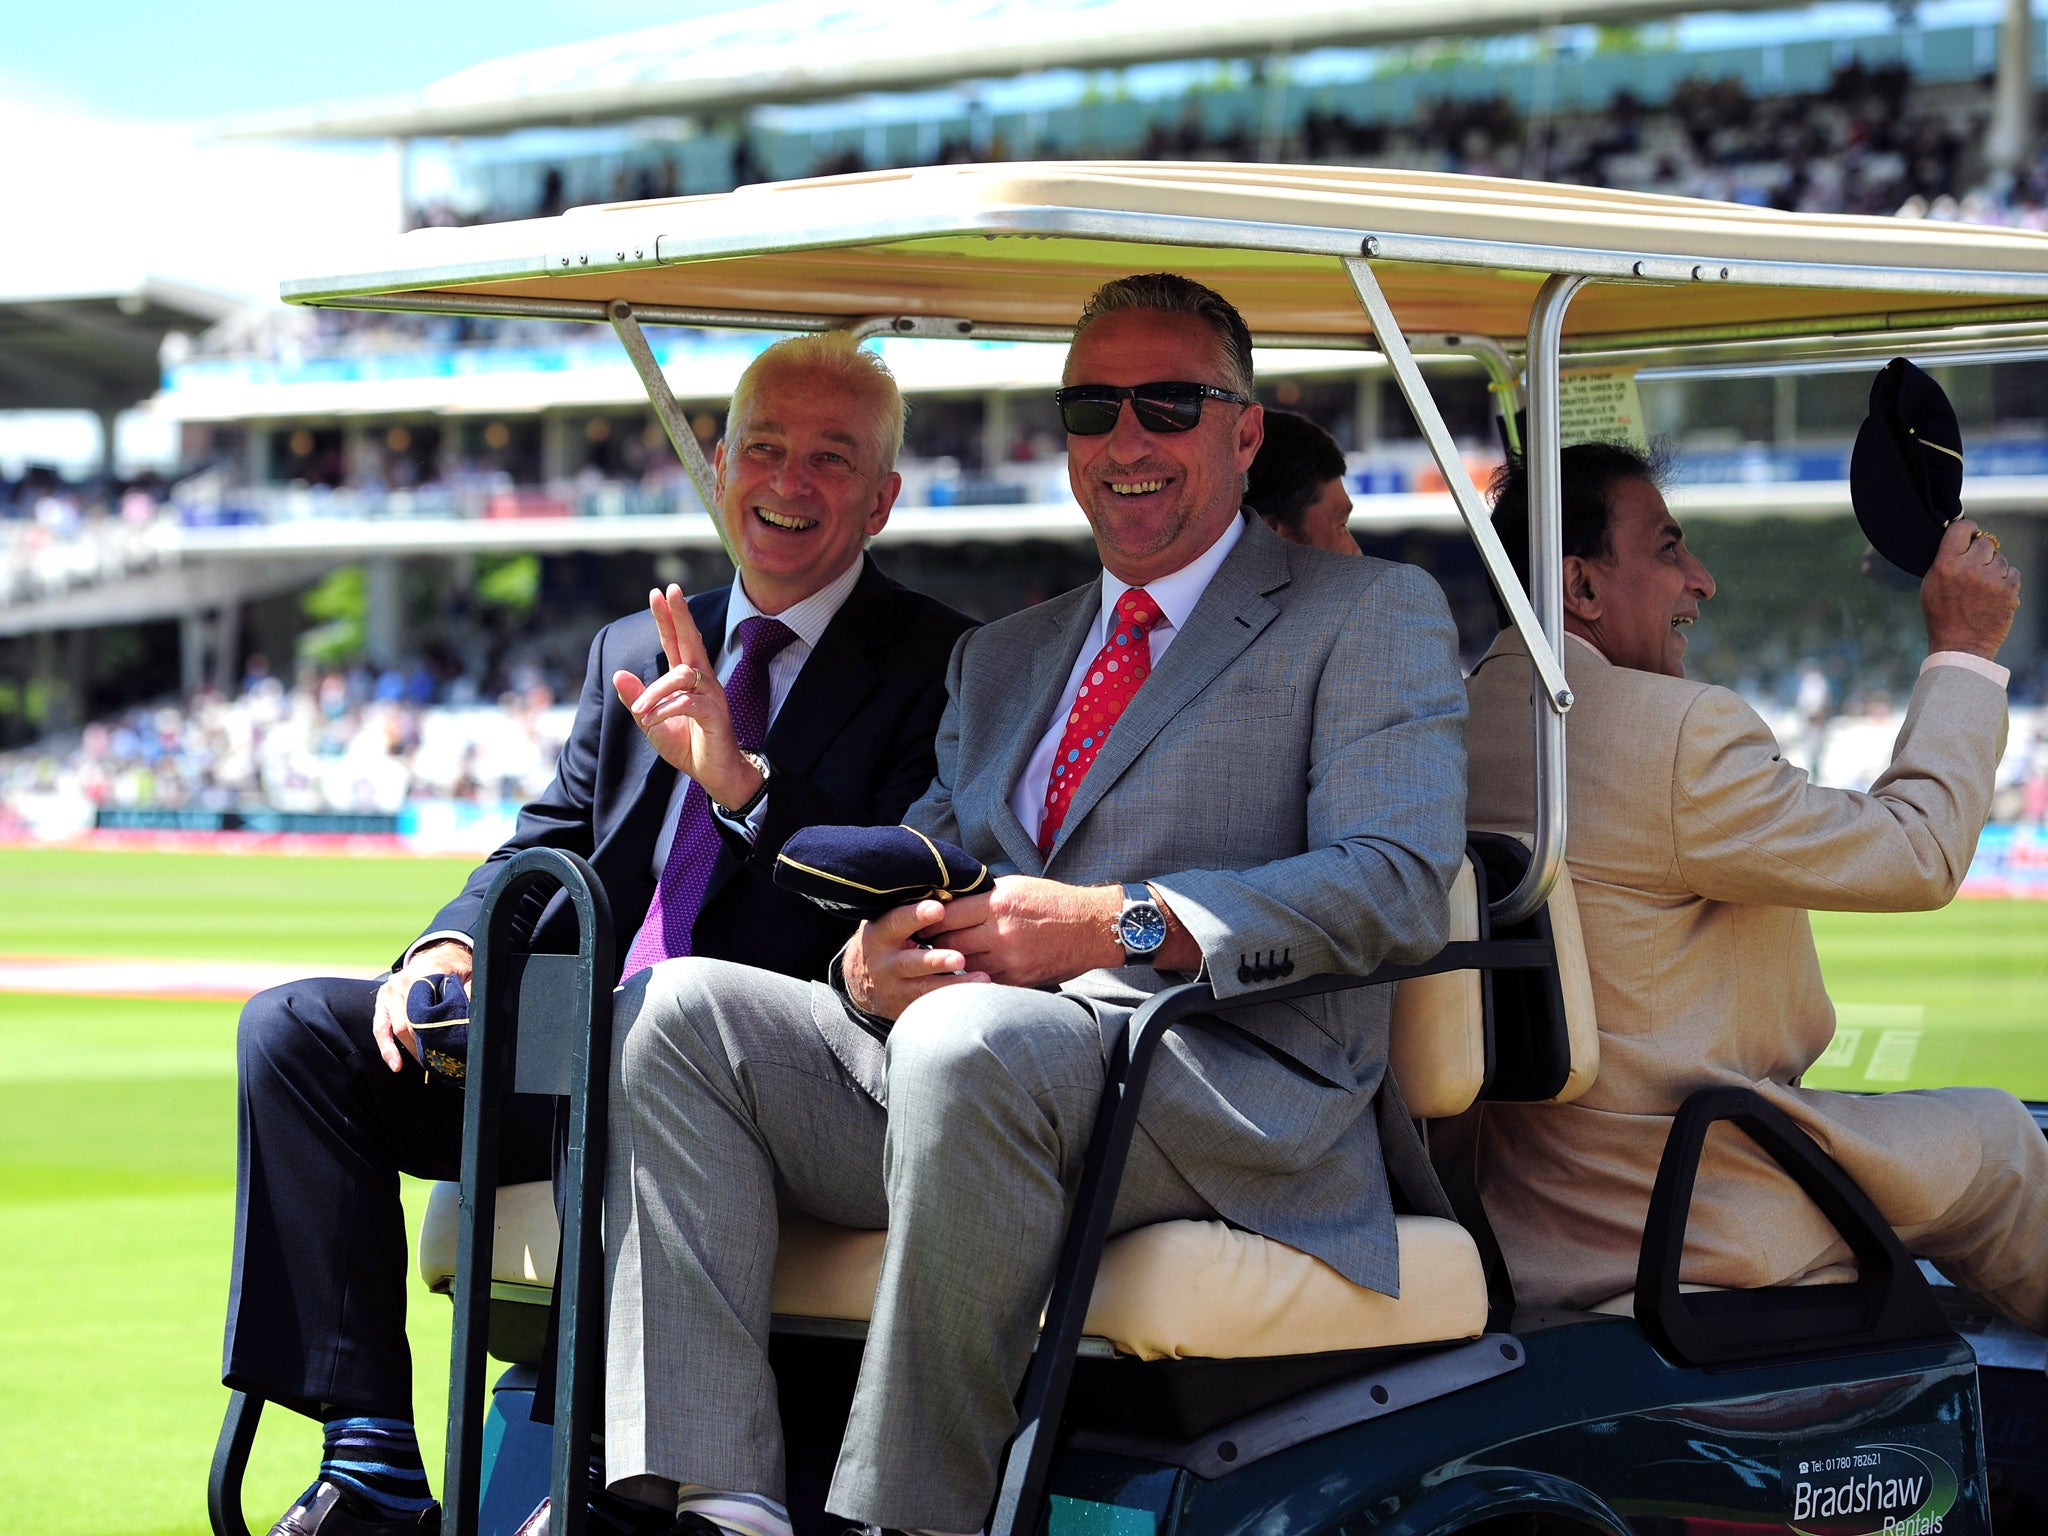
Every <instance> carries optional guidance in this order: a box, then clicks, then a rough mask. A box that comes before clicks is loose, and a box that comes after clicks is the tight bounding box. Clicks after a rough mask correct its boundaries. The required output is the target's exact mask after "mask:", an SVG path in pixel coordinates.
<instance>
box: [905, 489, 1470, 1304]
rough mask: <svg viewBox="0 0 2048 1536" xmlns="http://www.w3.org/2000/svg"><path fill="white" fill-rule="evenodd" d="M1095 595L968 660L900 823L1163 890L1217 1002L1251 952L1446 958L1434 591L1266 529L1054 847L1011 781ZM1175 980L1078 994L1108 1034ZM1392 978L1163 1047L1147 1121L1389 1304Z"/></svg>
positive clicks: (1455, 787)
mask: <svg viewBox="0 0 2048 1536" xmlns="http://www.w3.org/2000/svg"><path fill="white" fill-rule="evenodd" d="M1100 593H1101V588H1100V585H1099V584H1098V583H1094V582H1091V583H1089V584H1088V585H1087V586H1085V587H1081V588H1079V589H1077V590H1075V591H1073V592H1069V593H1067V594H1065V595H1064V596H1061V597H1058V598H1055V599H1053V600H1051V601H1049V602H1047V603H1044V604H1041V605H1040V606H1038V607H1036V608H1032V609H1029V610H1027V611H1025V612H1023V613H1020V614H1016V615H1013V616H1012V617H1010V618H1007V619H1004V620H1001V621H999V622H997V623H994V624H990V625H987V626H985V627H983V628H982V629H980V630H977V631H975V632H973V633H972V634H969V635H967V636H965V637H963V639H962V640H961V642H960V644H959V645H958V646H957V647H956V648H955V649H954V652H953V659H952V664H951V668H950V670H949V671H948V673H947V678H946V691H947V706H946V713H945V717H944V719H943V720H942V722H941V723H940V727H939V736H938V763H939V767H938V777H937V778H936V779H935V780H934V782H933V784H932V787H931V789H930V790H929V791H927V793H926V794H925V796H924V798H923V799H922V800H920V801H919V802H918V803H917V804H915V805H914V806H912V807H911V809H910V811H909V813H908V814H907V815H906V817H905V820H906V821H908V822H909V823H910V824H911V825H913V826H916V827H919V828H922V829H923V830H924V831H926V832H929V833H931V834H932V835H934V836H937V837H945V838H950V839H952V840H953V841H956V842H958V843H960V844H961V845H962V846H963V847H965V848H967V849H968V850H969V851H970V852H972V853H973V854H974V855H975V856H976V857H978V858H980V859H983V860H984V861H986V862H987V863H989V864H990V865H991V866H992V867H993V868H994V869H995V870H996V871H997V872H998V873H1023V874H1031V875H1037V874H1043V875H1045V876H1047V877H1048V878H1051V879H1056V880H1063V881H1066V882H1068V883H1070V884H1075V885H1101V884H1106V883H1109V882H1113V881H1114V882H1122V881H1132V880H1144V881H1149V882H1150V883H1151V884H1152V885H1153V886H1154V887H1155V888H1156V889H1157V890H1159V891H1160V892H1161V893H1162V894H1163V895H1164V896H1165V898H1166V900H1167V901H1168V902H1169V904H1170V905H1171V906H1172V908H1173V910H1174V913H1175V914H1176V915H1177V916H1178V917H1179V919H1180V920H1181V922H1182V923H1183V924H1185V925H1186V927H1187V929H1188V931H1189V932H1190V933H1191V934H1192V935H1193V936H1194V937H1195V938H1196V939H1197V940H1198V941H1199V942H1200V944H1201V948H1202V954H1203V959H1204V966H1205V972H1206V977H1207V979H1208V980H1209V981H1210V982H1211V983H1212V984H1213V985H1214V987H1215V989H1216V992H1217V995H1218V997H1220V998H1226V999H1235V998H1245V997H1248V996H1250V995H1251V994H1253V993H1254V992H1255V990H1256V987H1257V985H1258V984H1257V983H1256V982H1252V981H1246V980H1241V979H1240V977H1239V966H1240V962H1241V961H1245V960H1251V961H1253V962H1256V961H1257V960H1258V959H1259V958H1260V957H1271V958H1273V959H1275V960H1278V959H1279V958H1280V957H1282V956H1285V957H1286V958H1287V959H1288V960H1290V961H1291V962H1292V966H1293V970H1292V973H1291V978H1290V979H1298V978H1300V977H1304V976H1310V975H1315V974H1318V973H1351V974H1362V973H1364V972H1366V971H1369V970H1371V969H1372V968H1373V967H1375V966H1377V965H1378V964H1380V963H1381V962H1382V961H1386V960H1396V961H1401V960H1420V959H1422V958H1424V957H1426V956H1428V955H1431V954H1434V953H1435V952H1436V950H1438V949H1439V948H1441V947H1442V945H1443V943H1444V939H1445V937H1446V933H1447V925H1448V911H1447V902H1446V891H1447V890H1448V888H1449V884H1450V881H1451V878H1452V876H1453V874H1454V872H1455V870H1456V867H1457V864H1458V860H1459V858H1460V857H1461V855H1462V852H1463V848H1464V840H1465V753H1464V738H1463V727H1464V717H1465V699H1464V689H1463V687H1462V685H1461V682H1460V679H1459V675H1458V666H1457V660H1456V644H1457V637H1456V633H1455V630H1454V628H1453V626H1452V623H1451V617H1450V613H1449V610H1448V609H1447V607H1446V606H1445V603H1444V599H1443V594H1442V593H1441V592H1440V591H1439V590H1438V588H1437V586H1436V583H1435V582H1433V581H1432V580H1430V578H1429V577H1428V576H1427V575H1425V574H1424V573H1423V572H1421V571H1419V570H1417V569H1415V568H1414V567H1412V566H1404V565H1393V564H1389V563H1387V562H1385V561H1380V560H1371V559H1346V558H1343V557H1341V556H1337V555H1332V554H1329V553H1327V552H1325V551H1322V550H1314V549H1305V548H1302V547H1300V546H1298V545H1293V544H1288V543H1286V542H1284V541H1282V540H1281V539H1279V538H1278V537H1276V536H1275V535H1274V534H1272V533H1271V532H1270V531H1269V530H1268V529H1267V528H1266V526H1265V525H1264V524H1263V523H1262V522H1260V521H1259V519H1257V518H1251V519H1249V520H1248V523H1247V526H1246V528H1245V530H1244V534H1243V537H1242V538H1241V539H1240V540H1239V541H1238V544H1237V546H1236V548H1234V549H1233V550H1232V551H1231V552H1230V554H1229V556H1228V557H1227V558H1226V559H1225V560H1224V562H1223V564H1222V566H1221V567H1220V568H1219V569H1218V570H1217V572H1216V575H1215V577H1214V578H1213V579H1212V580H1211V581H1210V583H1209V587H1208V589H1207V591H1205V592H1204V593H1203V595H1202V597H1201V599H1200V601H1199V603H1198V604H1197V605H1196V607H1195V610H1194V612H1193V613H1192V614H1190V615H1189V618H1188V621H1187V623H1186V625H1185V626H1184V627H1183V629H1182V631H1181V633H1180V634H1179V635H1178V636H1176V637H1175V639H1174V643H1173V645H1172V647H1171V648H1170V649H1169V650H1168V651H1167V652H1166V655H1165V656H1164V657H1163V658H1162V659H1161V661H1160V663H1159V665H1158V667H1157V668H1156V669H1155V670H1154V672H1153V674H1152V676H1151V677H1150V678H1149V679H1148V680H1147V681H1146V683H1145V686H1144V687H1143V688H1142V689H1140V690H1139V692H1138V693H1137V695H1136V697H1135V698H1134V699H1133V701H1132V703H1131V705H1130V707H1129V709H1128V710H1127V711H1126V712H1125V714H1124V716H1123V717H1122V718H1121V719H1120V720H1119V721H1118V722H1117V724H1116V727H1115V728H1114V729H1113V730H1112V731H1111V733H1110V737H1109V740H1108V742H1107V743H1106V744H1105V745H1104V747H1103V749H1102V751H1101V753H1100V755H1099V756H1098V757H1097V758H1096V760H1095V762H1094V764H1093V766H1092V767H1091V768H1090V769H1089V772H1088V776H1087V778H1086V779H1085V780H1084V781H1083V782H1082V784H1081V787H1080V789H1079V791H1078V792H1077V793H1076V794H1075V796H1074V800H1073V803H1072V806H1071V808H1070V809H1069V811H1068V813H1067V818H1066V822H1065V825H1064V826H1063V827H1062V828H1061V831H1060V837H1059V841H1058V842H1057V843H1056V844H1055V845H1054V847H1053V850H1052V853H1051V855H1050V857H1048V858H1046V859H1044V860H1041V859H1040V858H1039V854H1038V849H1037V846H1036V843H1035V842H1034V840H1033V838H1032V836H1031V835H1030V834H1029V833H1027V832H1026V831H1025V829H1024V828H1023V827H1022V826H1021V825H1019V823H1018V821H1017V818H1016V816H1015V814H1014V813H1013V812H1012V811H1011V809H1010V805H1009V797H1010V791H1011V788H1012V786H1013V785H1014V784H1015V783H1016V781H1017V778H1018V776H1019V775H1020V774H1021V773H1022V772H1023V771H1024V767H1025V763H1026V761H1027V759H1029V757H1030V756H1031V752H1032V748H1033V747H1034V746H1035V745H1036V743H1037V742H1038V739H1039V738H1040V736H1041V735H1042V734H1043V733H1044V731H1045V729H1046V728H1047V726H1048V724H1049V723H1050V721H1051V719H1052V716H1053V713H1054V711H1056V710H1057V709H1059V708H1060V706H1061V704H1062V703H1063V702H1064V701H1063V698H1062V694H1063V691H1064V688H1065V685H1066V680H1067V675H1068V673H1069V671H1070V670H1071V669H1072V667H1073V664H1074V661H1075V658H1076V657H1077V656H1078V655H1079V654H1080V649H1081V647H1082V645H1083V644H1084V643H1085V642H1086V640H1087V638H1088V635H1089V632H1090V629H1091V627H1092V625H1093V622H1094V620H1095V618H1096V616H1097V614H1098V612H1099V605H1100ZM1180 979H1182V978H1179V977H1174V976H1166V975H1161V974H1160V973H1158V972H1156V971H1154V970H1153V969H1152V968H1151V967H1149V966H1138V967H1130V968H1125V969H1119V970H1111V971H1095V972H1091V973H1089V974H1088V975H1086V976H1083V977H1080V978H1078V979H1077V980H1075V981H1073V982H1070V983H1068V985H1067V986H1066V987H1065V988H1064V989H1063V990H1065V991H1067V992H1069V993H1071V994H1073V995H1075V996H1077V997H1079V998H1081V999H1082V1000H1083V1001H1085V1002H1086V1003H1088V1004H1089V1005H1090V1006H1091V1007H1093V1008H1095V1009H1096V1011H1097V1013H1098V1016H1099V1017H1101V1018H1103V1019H1104V1021H1105V1022H1106V1023H1108V1022H1114V1021H1116V1020H1120V1019H1122V1018H1124V1017H1126V1016H1128V1014H1129V1012H1130V1011H1131V1010H1133V1009H1135V1008H1136V1007H1137V1006H1138V1005H1139V1004H1141V1003H1142V1002H1143V1001H1144V1000H1145V998H1146V996H1147V995H1149V994H1150V993H1152V992H1156V991H1158V990H1160V989H1161V988H1163V987H1165V986H1169V985H1172V984H1173V983H1174V982H1176V981H1177V980H1180ZM1389 1004H1390V998H1389V996H1388V989H1386V988H1373V989H1370V990H1369V991H1363V992H1353V993H1349V994H1346V995H1343V996H1341V997H1335V998H1310V999H1306V1000H1303V1001H1301V1002H1295V1003H1267V1004H1256V1005H1252V1006H1247V1007H1242V1008H1236V1009H1233V1010H1231V1012H1230V1013H1229V1015H1228V1021H1229V1022H1228V1024H1227V1025H1225V1026H1222V1027H1208V1028H1201V1029H1188V1030H1183V1031H1179V1032H1177V1033H1176V1034H1175V1035H1173V1036H1172V1037H1170V1038H1169V1040H1168V1041H1167V1043H1166V1046H1165V1048H1164V1050H1163V1051H1162V1054H1161V1059H1160V1060H1159V1062H1158V1064H1157V1065H1156V1067H1155V1070H1154V1076H1153V1080H1152V1083H1151V1086H1150V1087H1149V1088H1148V1090H1147V1095H1146V1102H1145V1111H1144V1115H1143V1120H1144V1124H1145V1126H1146V1129H1147V1130H1148V1131H1149V1132H1150V1133H1151V1135H1152V1136H1153V1137H1154V1139H1155V1140H1157V1141H1158V1143H1159V1145H1160V1146H1161V1148H1162V1149H1163V1150H1164V1151H1165V1152H1166V1154H1167V1155H1168V1157H1170V1158H1171V1159H1172V1160H1173V1162H1174V1163H1175V1165H1176V1166H1177V1167H1178V1168H1179V1169H1180V1171H1181V1173H1182V1175H1183V1176H1184V1177H1186V1178H1187V1180H1188V1181H1189V1183H1191V1184H1192V1185H1193V1186H1194V1187H1195V1188H1196V1189H1197V1190H1198V1191H1199V1192H1200V1193H1201V1194H1202V1195H1203V1196H1204V1198H1206V1199H1207V1200H1209V1201H1210V1202H1211V1203H1212V1204H1213V1205H1214V1206H1215V1207H1216V1209H1217V1210H1218V1211H1219V1212H1220V1213H1221V1214H1222V1215H1224V1216H1225V1217H1226V1218H1228V1219H1229V1220H1231V1221H1234V1222H1237V1223H1239V1224H1241V1225H1243V1226H1245V1227H1248V1228H1250V1229H1252V1230H1254V1231H1258V1232H1262V1233H1265V1234H1266V1235H1268V1236H1271V1237H1275V1238H1278V1239H1279V1240H1281V1241H1282V1242H1286V1243H1289V1244H1292V1245H1293V1246H1295V1247H1298V1248H1302V1249H1304V1250H1306V1251H1307V1252H1310V1253H1313V1254H1315V1255H1316V1256H1317V1257H1319V1258H1321V1259H1323V1260H1325V1261H1326V1262H1327V1263H1329V1264H1331V1265H1332V1266H1334V1267H1335V1268H1336V1269H1338V1270H1340V1271H1341V1272H1343V1273H1344V1274H1346V1275H1347V1276H1349V1277H1350V1278H1351V1279H1353V1280H1354V1281H1357V1282H1358V1283H1360V1284H1363V1285H1368V1286H1371V1287H1373V1288H1374V1289H1376V1290H1381V1291H1385V1292H1388V1293H1393V1292H1394V1291H1395V1290H1396V1288H1397V1285H1398V1276H1399V1269H1398V1264H1397V1257H1396V1253H1395V1248H1394V1228H1393V1218H1392V1208H1391V1204H1390V1202H1389V1198H1388V1194H1387V1188H1386V1172H1385V1168H1384V1166H1383V1162H1382V1159H1381V1153H1380V1145H1379V1137H1378V1134H1377V1130H1376V1127H1375V1123H1374V1116H1373V1115H1372V1114H1371V1113H1370V1111H1371V1109H1372V1106H1373V1101H1374V1098H1375V1095H1376V1094H1377V1092H1378V1090H1379V1088H1380V1084H1381V1079H1382V1077H1383V1075H1384V1072H1385V1065H1386V1046H1387V1014H1388V1008H1389Z"/></svg>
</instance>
